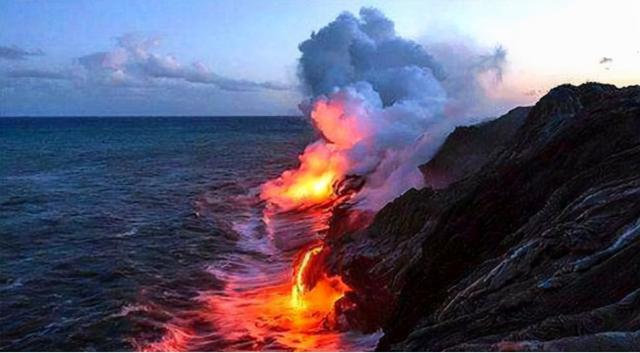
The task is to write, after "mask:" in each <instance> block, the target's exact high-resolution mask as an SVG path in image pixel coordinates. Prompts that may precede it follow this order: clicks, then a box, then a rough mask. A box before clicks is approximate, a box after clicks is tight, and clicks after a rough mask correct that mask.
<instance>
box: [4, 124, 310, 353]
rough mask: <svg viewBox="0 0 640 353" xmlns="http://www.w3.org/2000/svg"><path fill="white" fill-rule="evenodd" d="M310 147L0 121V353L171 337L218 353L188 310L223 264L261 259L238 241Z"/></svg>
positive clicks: (207, 132) (247, 136) (239, 127)
mask: <svg viewBox="0 0 640 353" xmlns="http://www.w3.org/2000/svg"><path fill="white" fill-rule="evenodd" d="M313 138H314V133H313V131H312V129H311V127H310V125H309V124H308V123H307V122H306V121H304V120H303V119H301V118H295V117H215V118H213V117H212V118H207V117H198V118H192V117H171V118H163V117H147V118H144V117H135V118H134V117H132V118H0V149H1V151H2V152H1V153H0V266H1V270H0V305H1V308H0V349H2V350H100V351H104V350H132V349H141V348H144V347H145V346H146V345H148V344H152V343H153V342H158V341H160V340H162V339H163V337H165V340H166V338H167V337H166V334H167V329H168V328H171V327H174V326H175V327H177V328H176V329H175V337H169V338H170V341H171V342H173V343H172V344H176V345H177V344H180V340H181V339H184V337H183V336H181V335H192V336H194V337H195V336H197V338H198V339H197V340H195V339H194V340H192V341H190V343H189V344H196V345H195V346H193V345H188V346H175V347H173V348H177V349H196V348H197V349H225V348H229V347H228V346H225V345H227V344H230V343H229V342H227V341H225V338H220V337H215V332H216V330H215V328H211V327H209V326H207V325H209V324H210V323H207V322H199V321H198V319H197V317H200V316H197V315H194V314H193V313H194V312H197V311H198V310H201V303H199V302H198V300H197V298H198V296H199V294H201V293H205V292H207V291H214V292H215V291H216V290H219V289H220V288H222V287H224V286H225V281H224V279H221V278H218V277H219V276H218V277H216V276H215V273H213V272H212V271H211V266H214V265H215V264H216V263H219V261H220V260H221V258H223V257H224V256H228V254H230V253H234V254H237V255H238V254H239V255H243V254H248V255H247V256H253V257H257V256H263V257H264V255H262V254H261V253H259V252H257V250H256V252H255V253H254V252H248V251H247V250H246V249H245V250H242V252H239V251H240V250H238V248H237V243H238V241H239V240H242V239H240V237H242V234H239V232H240V233H242V230H243V228H242V225H243V224H245V225H246V224H247V223H246V222H248V220H249V219H250V218H251V217H253V218H255V217H257V216H258V215H256V214H255V213H256V212H255V210H252V208H254V207H255V202H256V201H255V200H256V195H257V190H258V186H259V185H260V184H261V183H262V182H264V181H265V180H267V179H269V178H273V177H275V176H277V175H279V174H280V173H281V172H282V171H283V170H284V169H286V168H290V167H292V166H294V165H295V164H296V162H297V159H296V158H297V155H298V153H300V152H301V151H302V150H303V148H304V146H305V145H306V144H307V143H309V142H310V141H312V140H313ZM252 203H254V204H252ZM252 212H253V213H254V215H252ZM243 222H244V223H243ZM245 236H246V235H245ZM239 255H238V256H239ZM243 261H244V260H243ZM181 320H182V321H181ZM182 324H184V327H187V328H188V332H186V331H185V330H182V329H180V327H181V325H182ZM179 326H180V327H179ZM193 342H195V343H193ZM163 347H164V348H167V349H169V348H172V347H171V346H163ZM235 347H236V348H238V347H240V348H243V346H235ZM244 348H246V349H251V348H252V347H251V346H244ZM253 348H256V347H253Z"/></svg>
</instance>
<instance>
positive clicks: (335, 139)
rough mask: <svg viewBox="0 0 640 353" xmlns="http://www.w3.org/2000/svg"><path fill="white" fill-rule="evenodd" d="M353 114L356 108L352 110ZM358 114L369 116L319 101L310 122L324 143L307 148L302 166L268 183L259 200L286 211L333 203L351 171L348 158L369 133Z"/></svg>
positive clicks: (336, 101)
mask: <svg viewBox="0 0 640 353" xmlns="http://www.w3.org/2000/svg"><path fill="white" fill-rule="evenodd" d="M352 110H353V108H352ZM355 114H359V115H360V116H366V114H367V113H366V112H365V111H364V110H362V111H350V112H348V111H347V110H346V103H345V102H344V101H342V100H340V99H332V100H328V99H320V100H318V101H317V102H316V103H315V105H314V108H313V111H312V112H311V119H312V120H313V122H314V125H315V126H316V128H317V129H318V130H319V131H320V133H321V134H322V139H321V140H318V141H316V142H314V143H312V144H311V145H309V146H307V148H306V149H305V150H304V153H302V155H300V157H299V160H300V166H299V167H298V168H297V169H295V170H287V171H285V172H284V173H282V175H281V176H280V177H279V178H277V179H275V180H271V181H269V182H267V183H265V184H264V185H263V187H262V192H261V194H260V197H261V198H262V199H263V200H267V201H268V202H270V203H272V204H275V205H277V206H278V207H279V208H281V209H283V210H288V209H295V208H299V207H304V206H309V205H315V204H320V203H323V202H328V201H329V202H330V201H331V200H332V199H333V198H335V197H336V195H335V192H334V188H335V186H336V184H337V183H338V182H340V181H341V180H342V179H344V178H345V177H346V175H347V173H348V172H349V169H350V167H351V165H350V159H349V157H348V155H347V153H348V151H349V149H351V148H352V147H353V146H354V145H355V144H356V143H358V142H360V141H361V140H362V139H363V138H365V137H366V136H367V134H369V133H370V131H369V130H370V129H369V127H368V126H367V125H366V124H365V123H364V122H365V121H366V119H361V118H360V119H358V118H357V117H356V116H355Z"/></svg>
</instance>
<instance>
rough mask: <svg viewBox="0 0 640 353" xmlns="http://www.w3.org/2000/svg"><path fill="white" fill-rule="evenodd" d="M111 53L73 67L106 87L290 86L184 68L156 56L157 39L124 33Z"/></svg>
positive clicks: (202, 67)
mask: <svg viewBox="0 0 640 353" xmlns="http://www.w3.org/2000/svg"><path fill="white" fill-rule="evenodd" d="M116 43H117V45H116V47H115V48H114V49H113V50H111V51H104V52H96V53H92V54H88V55H84V56H81V57H79V58H77V59H76V60H75V62H76V64H77V65H79V66H80V67H82V68H83V69H84V70H85V75H84V77H85V79H86V80H89V81H92V82H96V83H100V84H110V85H144V84H148V83H152V82H153V81H157V80H167V79H169V80H181V81H185V82H190V83H199V84H209V85H215V86H217V88H219V89H221V90H225V91H236V92H237V91H254V90H260V89H265V90H289V89H292V87H291V86H288V85H284V84H280V83H275V82H255V81H251V80H242V79H233V78H229V77H225V76H222V75H219V74H216V73H214V72H212V71H211V70H210V69H209V68H208V67H207V66H206V65H205V64H203V63H201V62H195V63H192V64H188V65H185V64H183V63H181V62H180V61H179V60H178V59H177V58H176V57H175V56H173V55H167V54H159V53H157V52H155V49H156V48H157V46H158V45H159V44H160V38H158V37H152V38H145V37H141V36H139V35H135V34H125V35H123V36H121V37H118V38H116Z"/></svg>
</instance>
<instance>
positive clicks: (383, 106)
mask: <svg viewBox="0 0 640 353" xmlns="http://www.w3.org/2000/svg"><path fill="white" fill-rule="evenodd" d="M299 49H300V51H301V52H302V56H301V58H300V63H299V64H300V65H299V76H300V79H301V81H302V83H303V85H304V87H305V89H306V92H307V93H308V95H309V98H308V99H307V100H305V101H304V102H303V103H301V105H300V108H301V110H302V111H303V112H304V113H305V114H307V115H308V116H310V118H311V119H312V121H313V123H314V126H315V127H316V128H317V129H318V131H319V132H320V134H321V136H322V138H321V139H320V140H319V141H317V142H315V143H314V144H312V145H310V146H309V147H308V148H307V150H306V151H305V153H304V154H303V155H301V157H300V160H301V166H300V168H299V169H298V170H293V171H287V172H285V173H284V174H283V175H282V176H281V177H280V178H279V179H277V180H274V181H271V182H269V183H267V184H265V186H264V187H263V193H262V196H263V198H266V199H269V200H271V201H272V202H274V203H276V204H278V205H280V206H281V207H284V208H287V207H293V206H296V205H297V204H300V203H305V202H310V201H311V202H312V201H316V199H320V198H321V197H323V196H324V194H325V187H326V185H327V183H330V182H336V181H339V180H340V179H341V178H344V177H345V176H347V175H353V174H355V175H361V176H364V177H365V178H366V183H365V187H364V189H363V190H361V191H360V192H359V193H358V196H357V202H358V205H359V207H362V208H367V209H378V208H380V207H382V206H383V205H384V204H386V203H387V202H389V201H390V200H392V199H393V198H394V197H396V196H398V195H400V194H401V193H403V192H404V191H406V190H408V189H409V188H411V187H416V188H417V187H422V186H423V183H424V181H423V177H422V175H421V173H420V172H419V170H418V168H417V167H418V165H420V164H422V163H424V162H426V161H428V160H429V159H430V158H431V157H432V156H433V154H434V153H435V152H436V150H437V149H438V147H439V146H440V145H441V144H442V142H443V141H444V139H445V138H446V136H447V135H448V134H449V133H450V132H451V131H452V130H453V128H454V127H455V126H457V125H460V124H464V123H467V122H469V118H470V117H469V115H468V114H469V112H474V113H475V111H474V108H475V107H476V102H485V101H486V94H485V89H486V88H487V87H488V86H487V85H486V84H483V80H484V81H486V80H487V75H488V76H490V77H492V79H493V80H492V81H493V82H499V81H500V79H501V76H502V69H503V65H504V62H505V57H506V52H505V50H504V49H502V48H501V47H498V48H497V49H496V50H495V52H493V53H480V54H478V53H475V52H472V51H467V52H466V53H465V56H464V57H463V59H465V61H463V62H458V61H456V60H453V59H454V58H455V56H456V52H455V51H451V50H447V48H446V47H441V48H440V49H441V50H440V51H439V52H438V54H439V55H438V56H439V57H441V58H445V59H447V58H452V60H451V61H450V62H439V61H437V60H436V56H434V55H431V54H430V53H429V52H427V50H426V49H425V47H423V46H421V45H419V44H418V43H416V42H414V41H411V40H407V39H403V38H401V37H399V36H398V35H397V34H396V33H395V29H394V23H393V22H392V21H391V20H389V19H388V18H386V17H385V16H384V15H383V14H382V13H381V12H380V11H378V10H376V9H371V8H363V9H361V10H360V13H359V17H357V16H355V15H353V14H351V13H348V12H346V13H343V14H341V15H340V16H338V17H337V18H336V19H335V20H334V21H333V22H331V23H329V24H328V25H327V26H325V27H324V28H322V29H320V30H319V31H318V32H317V33H312V34H311V38H309V39H308V40H306V41H304V42H303V43H301V44H300V46H299ZM472 53H473V54H476V55H471V54H472ZM318 158H320V159H322V160H324V161H325V162H326V163H324V164H322V163H317V160H318ZM314 178H315V179H314ZM320 179H322V180H324V182H323V183H318V182H317V180H320ZM300 180H305V181H304V182H301V181H300ZM306 180H315V181H306ZM306 185H308V186H309V187H307V186H306ZM305 188H306V189H313V190H315V191H314V192H306V191H305V190H306V189H305ZM316 191H317V192H316ZM283 195H284V196H283Z"/></svg>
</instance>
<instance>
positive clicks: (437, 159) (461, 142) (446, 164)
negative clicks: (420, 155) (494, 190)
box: [420, 107, 531, 189]
mask: <svg viewBox="0 0 640 353" xmlns="http://www.w3.org/2000/svg"><path fill="white" fill-rule="evenodd" d="M530 110H531V107H517V108H515V109H513V110H511V111H510V112H508V113H507V114H505V115H503V116H502V117H500V118H499V119H495V120H491V121H488V122H484V123H482V124H479V125H472V126H462V127H458V128H456V129H455V130H454V131H453V132H452V133H451V134H450V135H449V136H448V137H447V139H446V140H445V142H444V144H442V147H440V150H438V153H436V155H435V156H434V157H433V158H432V159H431V160H430V161H429V162H427V163H426V164H423V165H421V166H420V171H422V174H424V178H425V182H426V184H427V185H428V186H430V187H432V188H434V189H442V188H445V187H447V186H448V185H449V184H451V183H453V182H456V181H458V180H460V179H462V178H463V177H466V176H469V175H471V174H473V173H475V172H476V171H477V170H478V169H480V167H482V166H483V165H484V164H485V163H487V161H489V159H490V158H491V157H492V156H493V155H494V154H495V153H498V151H499V150H500V148H502V147H503V145H504V144H505V143H506V142H507V141H509V140H510V139H511V138H512V137H513V135H514V134H515V133H516V131H517V130H518V128H519V127H520V126H521V125H522V123H523V122H524V119H525V118H526V117H527V114H528V113H529V111H530Z"/></svg>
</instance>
